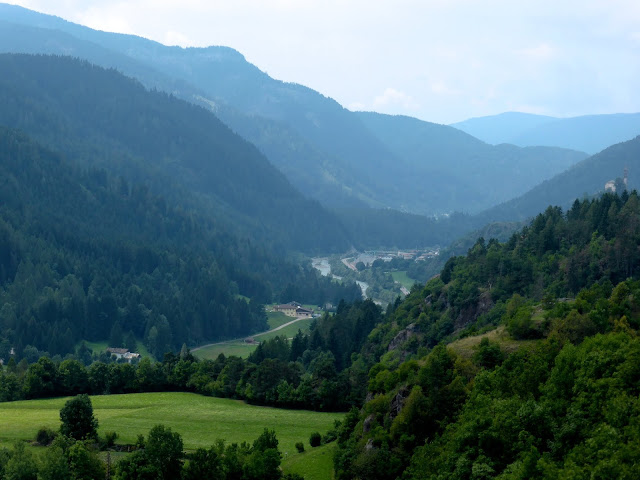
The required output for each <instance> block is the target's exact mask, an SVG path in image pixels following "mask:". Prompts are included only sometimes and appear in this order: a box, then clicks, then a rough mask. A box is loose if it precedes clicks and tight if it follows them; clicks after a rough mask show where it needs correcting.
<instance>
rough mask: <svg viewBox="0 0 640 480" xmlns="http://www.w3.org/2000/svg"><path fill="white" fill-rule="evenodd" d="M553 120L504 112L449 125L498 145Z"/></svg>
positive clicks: (526, 114) (541, 116) (509, 141)
mask: <svg viewBox="0 0 640 480" xmlns="http://www.w3.org/2000/svg"><path fill="white" fill-rule="evenodd" d="M553 120H556V118H555V117H549V116H546V115H534V114H532V113H522V112H505V113H500V114H498V115H489V116H486V117H475V118H470V119H468V120H463V121H462V122H457V123H452V124H451V126H452V127H454V128H457V129H458V130H462V131H463V132H466V133H468V134H469V135H473V136H474V137H476V138H478V139H480V140H482V141H483V142H487V143H490V144H492V145H499V144H501V143H513V142H512V141H511V139H512V138H514V137H516V136H518V135H521V134H522V133H524V132H526V131H527V130H530V129H532V128H535V127H537V126H539V125H543V124H545V123H548V122H551V121H553ZM541 145H544V144H541Z"/></svg>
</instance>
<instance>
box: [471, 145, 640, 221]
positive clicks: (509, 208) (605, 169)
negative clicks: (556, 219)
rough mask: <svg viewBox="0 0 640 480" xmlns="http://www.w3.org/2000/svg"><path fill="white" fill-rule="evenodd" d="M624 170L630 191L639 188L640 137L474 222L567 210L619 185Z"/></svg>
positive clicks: (492, 209) (561, 175)
mask: <svg viewBox="0 0 640 480" xmlns="http://www.w3.org/2000/svg"><path fill="white" fill-rule="evenodd" d="M625 168H627V169H628V184H629V185H628V188H629V189H633V188H637V186H638V181H637V178H638V171H640V136H638V137H636V138H634V139H633V140H629V141H627V142H623V143H619V144H617V145H613V146H611V147H609V148H607V149H605V150H603V151H602V152H600V153H598V154H596V155H593V156H591V157H589V158H587V159H585V160H583V161H581V162H580V163H577V164H576V165H574V166H573V167H571V168H569V169H568V170H567V171H565V172H562V173H561V174H559V175H556V176H555V177H553V178H551V179H549V180H546V181H544V182H542V183H541V184H539V185H537V186H536V187H534V188H532V189H531V190H530V191H528V192H527V193H525V194H524V195H522V196H520V197H517V198H515V199H513V200H510V201H508V202H505V203H503V204H502V205H498V206H496V207H493V208H490V209H488V210H486V211H485V212H482V213H480V214H478V215H476V216H475V217H474V221H475V222H476V223H477V224H485V223H487V222H491V221H502V220H525V219H527V218H530V217H532V216H534V215H536V214H537V213H539V212H540V211H542V210H543V209H544V208H545V205H549V204H552V205H559V206H561V207H563V208H567V207H569V206H570V205H571V203H572V202H573V200H574V199H576V198H582V197H583V196H591V195H595V194H597V193H599V192H602V191H604V185H605V183H606V182H608V181H609V180H614V181H615V180H616V179H618V183H619V184H620V183H621V180H622V178H623V177H624V170H625Z"/></svg>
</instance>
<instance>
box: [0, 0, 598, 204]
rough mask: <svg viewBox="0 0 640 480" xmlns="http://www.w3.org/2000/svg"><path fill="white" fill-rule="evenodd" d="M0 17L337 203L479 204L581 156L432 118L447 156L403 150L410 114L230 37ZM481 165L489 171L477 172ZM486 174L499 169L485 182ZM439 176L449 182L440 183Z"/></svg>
mask: <svg viewBox="0 0 640 480" xmlns="http://www.w3.org/2000/svg"><path fill="white" fill-rule="evenodd" d="M0 19H1V20H2V21H3V22H5V23H4V24H3V28H2V29H0V30H2V31H4V32H5V33H4V34H2V35H0V50H2V51H5V52H22V53H48V54H60V55H72V56H77V57H80V58H85V59H87V60H89V61H91V62H92V63H95V64H98V65H101V66H104V67H108V68H117V69H118V70H120V71H122V72H123V73H125V74H126V75H130V76H133V77H135V78H137V79H138V80H140V81H141V82H142V83H143V85H145V86H146V87H148V88H157V89H160V90H164V91H167V92H170V93H171V94H173V95H175V96H178V97H180V98H183V99H186V100H188V101H190V102H194V103H198V104H200V105H203V106H205V107H207V108H209V109H211V110H212V111H214V112H215V114H216V115H217V116H218V117H219V118H220V119H221V120H222V121H223V122H225V123H226V124H227V125H229V126H230V127H231V128H232V129H233V130H234V131H236V132H238V133H239V134H240V135H242V136H243V137H244V138H246V139H247V140H249V141H251V142H252V143H254V144H255V145H256V146H257V147H258V148H259V149H260V150H261V151H262V152H263V153H264V154H265V155H266V156H267V158H268V159H269V160H270V161H271V162H272V163H273V164H274V165H275V166H276V167H278V168H279V169H280V170H281V171H282V172H283V173H284V174H285V175H286V176H287V178H288V179H289V181H290V182H291V183H292V184H294V185H295V187H296V188H297V189H298V190H300V191H301V192H303V193H304V194H305V195H306V196H308V197H311V198H315V199H317V200H319V201H320V202H321V203H322V204H324V205H326V206H330V207H334V208H341V207H350V208H353V207H363V206H372V207H378V208H394V209H398V210H401V211H407V212H414V213H420V214H429V215H432V214H441V213H448V212H451V211H455V210H463V211H468V212H471V213H474V212H478V211H480V210H482V209H484V208H488V207H490V206H492V205H494V204H496V203H500V202H503V201H506V200H508V199H510V198H512V197H513V196H514V191H516V192H521V191H522V190H528V189H529V188H532V187H533V186H535V185H536V184H537V183H539V182H540V181H542V180H544V179H547V178H550V177H551V176H553V175H554V174H556V173H560V172H561V171H563V170H564V169H565V168H567V167H568V166H569V165H571V164H573V163H575V162H577V161H578V160H580V159H583V158H585V157H586V155H585V154H584V153H579V152H567V151H566V150H564V149H558V148H544V149H539V150H538V151H536V152H533V151H530V150H527V149H520V148H515V147H511V148H497V147H492V146H490V145H483V146H481V145H478V148H479V149H480V153H477V152H475V151H474V150H473V149H465V148H461V147H460V146H459V143H458V142H459V135H458V132H457V131H456V130H455V129H453V128H451V127H446V126H441V125H435V124H431V123H428V122H421V123H420V124H419V127H417V126H416V128H418V130H419V132H421V133H420V134H421V135H425V134H428V135H431V136H432V137H434V136H442V138H448V140H447V141H448V142H451V143H450V144H449V145H447V147H446V148H444V146H443V148H444V150H446V152H447V153H446V155H445V154H443V155H440V154H439V152H437V151H434V150H429V149H428V148H426V149H423V150H422V151H421V152H420V154H418V153H413V154H407V151H406V150H407V149H406V148H402V145H408V144H410V143H411V142H412V141H413V140H414V139H413V136H415V135H416V130H413V126H412V129H409V130H408V131H406V132H405V129H404V125H406V123H407V122H406V120H405V119H402V118H396V117H391V118H386V119H385V122H386V123H388V124H393V125H394V128H393V130H394V131H395V132H396V134H395V136H394V138H392V139H390V138H389V137H388V136H384V135H382V134H381V132H380V130H379V129H376V126H375V125H373V122H372V121H371V119H369V120H367V117H366V115H364V114H360V113H354V112H350V111H348V110H346V109H345V108H343V107H342V106H341V105H339V104H338V103H337V102H335V101H334V100H332V99H330V98H327V97H325V96H323V95H322V94H320V93H318V92H315V91H313V90H311V89H309V88H306V87H304V86H301V85H297V84H292V83H286V82H282V81H279V80H275V79H272V78H271V77H269V76H268V75H267V74H265V73H264V72H261V71H260V70H259V69H258V68H256V67H255V66H254V65H251V64H250V63H248V62H247V61H246V60H245V59H244V57H243V56H242V55H241V54H240V53H238V52H237V51H235V50H233V49H231V48H228V47H208V48H187V49H183V48H180V47H166V46H164V45H161V44H159V43H156V42H153V41H150V40H146V39H143V38H140V37H135V36H131V35H120V34H112V33H106V32H99V31H95V30H91V29H89V28H86V27H82V26H79V25H75V24H72V23H69V22H66V21H64V20H62V19H59V18H56V17H52V16H48V15H43V14H38V13H36V12H32V11H29V10H26V9H23V8H20V7H16V6H12V5H0ZM416 122H417V121H416ZM429 132H431V133H429ZM405 133H406V135H407V136H406V137H405ZM469 141H471V139H469ZM476 143H478V144H479V143H480V142H476ZM398 145H400V148H399V147H398ZM460 145H462V144H460ZM451 158H456V159H459V163H458V164H457V165H459V168H454V169H451V168H450V167H451V166H450V165H449V163H450V162H449V160H450V159H451ZM492 165H496V167H492ZM469 166H472V167H473V168H469ZM492 168H493V170H492ZM452 170H453V171H452ZM478 172H481V173H483V174H484V175H485V177H484V178H477V173H478ZM486 177H491V179H492V183H491V188H490V189H487V188H486V186H485V184H484V183H483V182H484V180H485V178H486ZM443 185H444V186H445V189H446V190H447V193H444V194H442V195H440V194H435V193H434V190H436V189H439V188H440V187H442V186H443ZM454 191H457V192H458V193H453V192H454Z"/></svg>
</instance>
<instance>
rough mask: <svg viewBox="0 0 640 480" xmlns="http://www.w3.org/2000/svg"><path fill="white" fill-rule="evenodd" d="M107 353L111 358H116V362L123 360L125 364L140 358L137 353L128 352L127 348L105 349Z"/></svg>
mask: <svg viewBox="0 0 640 480" xmlns="http://www.w3.org/2000/svg"><path fill="white" fill-rule="evenodd" d="M107 353H110V354H111V356H112V357H116V360H120V359H121V358H124V359H125V360H126V361H127V362H129V363H131V360H133V359H135V358H140V354H139V353H133V352H130V351H129V349H127V348H112V347H109V348H107Z"/></svg>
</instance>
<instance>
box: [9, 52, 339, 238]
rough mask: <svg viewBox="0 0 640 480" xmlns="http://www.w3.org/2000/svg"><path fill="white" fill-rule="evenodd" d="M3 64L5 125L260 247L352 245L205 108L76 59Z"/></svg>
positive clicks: (15, 58)
mask: <svg viewBox="0 0 640 480" xmlns="http://www.w3.org/2000/svg"><path fill="white" fill-rule="evenodd" d="M0 65H1V67H2V71H3V77H2V79H0V96H1V97H2V98H3V103H4V105H6V107H5V108H3V109H2V111H1V112H0V124H4V125H7V126H10V127H12V128H19V129H21V130H24V131H26V132H29V133H30V134H31V135H33V136H34V137H35V138H36V139H38V140H39V141H41V142H45V143H47V144H48V145H50V146H52V147H54V148H56V149H59V150H61V151H63V152H64V153H66V154H67V155H68V156H69V158H71V159H73V160H75V161H78V162H80V163H83V164H85V165H91V166H94V167H101V168H106V169H107V170H109V171H112V172H114V173H116V174H118V175H123V176H124V177H125V178H127V179H129V180H133V181H144V182H148V183H149V186H150V187H151V188H152V190H154V191H155V192H162V193H163V196H165V197H167V198H168V199H169V200H171V201H175V202H178V203H181V204H183V205H185V206H189V207H193V205H196V204H197V205H198V206H199V207H200V208H207V209H208V210H209V211H210V213H212V214H213V215H214V216H215V217H216V218H217V219H218V220H219V221H221V222H223V223H224V224H225V226H226V227H225V228H228V229H230V230H232V231H237V232H241V233H244V234H246V233H250V234H251V235H252V236H253V237H254V238H255V239H259V240H260V241H262V242H268V243H270V244H272V245H278V246H279V247H280V248H281V247H285V248H286V249H295V250H302V251H313V250H324V251H326V250H346V249H347V248H348V247H349V244H350V243H349V240H348V239H347V236H346V234H345V233H344V231H343V228H342V226H341V225H340V223H339V221H338V220H337V219H336V218H335V217H333V216H332V215H331V214H330V213H328V212H327V211H325V210H324V209H323V208H322V207H321V206H320V205H319V204H318V203H317V202H314V201H311V200H308V199H306V198H305V197H303V196H302V195H301V194H300V193H299V192H298V191H297V190H296V189H295V188H293V187H292V186H291V184H290V183H289V182H288V180H287V179H286V178H285V177H284V175H282V174H281V173H280V172H279V171H278V170H276V169H275V168H274V167H273V166H272V165H271V164H270V163H269V162H268V160H267V159H266V158H265V157H264V156H263V155H262V154H261V153H260V152H259V151H258V150H257V149H256V148H255V147H254V146H253V145H251V144H249V143H248V142H247V141H246V140H244V139H242V138H241V137H239V136H237V135H236V134H234V133H233V132H232V131H231V130H229V128H228V127H227V126H225V125H224V124H223V123H222V122H220V121H219V120H218V119H217V118H216V117H215V116H214V115H212V114H211V113H210V112H208V111H206V110H205V109H203V108H200V107H196V106H194V105H192V104H189V103H187V102H184V101H181V100H178V99H176V98H175V97H172V96H169V95H166V94H163V93H160V92H157V91H147V90H145V89H144V87H143V86H142V85H140V84H139V83H137V82H136V81H134V80H131V79H129V78H127V77H124V76H122V75H121V74H119V73H117V72H116V71H113V70H104V69H102V68H99V67H94V66H92V65H90V64H88V63H86V62H81V61H78V60H72V59H71V58H69V57H49V56H39V57H38V56H27V55H2V56H0ZM187 191H188V192H189V194H186V192H187ZM193 194H195V195H193ZM189 202H193V203H192V204H190V203H189ZM280 225H288V227H289V228H288V230H287V231H286V232H285V231H284V230H283V229H282V227H281V226H280Z"/></svg>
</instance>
